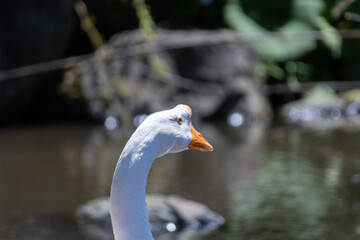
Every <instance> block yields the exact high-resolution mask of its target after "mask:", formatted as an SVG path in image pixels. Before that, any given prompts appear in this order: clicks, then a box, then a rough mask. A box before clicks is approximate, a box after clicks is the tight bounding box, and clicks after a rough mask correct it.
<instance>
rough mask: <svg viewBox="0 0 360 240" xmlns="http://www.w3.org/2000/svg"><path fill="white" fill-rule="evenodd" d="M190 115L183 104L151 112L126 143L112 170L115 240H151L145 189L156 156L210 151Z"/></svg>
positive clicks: (111, 199) (111, 204)
mask: <svg viewBox="0 0 360 240" xmlns="http://www.w3.org/2000/svg"><path fill="white" fill-rule="evenodd" d="M191 115H192V112H191V109H190V107H188V106H186V105H178V106H176V107H175V108H173V109H170V110H166V111H162V112H157V113H153V114H151V115H150V116H148V117H147V118H146V119H145V121H144V122H143V123H142V124H141V125H140V126H139V127H138V128H137V129H136V131H135V132H134V133H133V135H132V136H131V137H130V139H129V141H128V142H127V144H126V145H125V148H124V150H123V152H122V153H121V155H120V158H119V161H118V163H117V166H116V169H115V173H114V177H113V181H112V185H111V194H110V215H111V221H112V226H113V231H114V235H115V240H140V239H141V240H153V236H152V234H151V230H150V224H149V220H148V215H147V211H146V202H145V189H146V183H147V177H148V173H149V171H150V168H151V165H152V164H153V162H154V160H155V158H157V157H160V156H163V155H165V154H167V153H175V152H180V151H184V150H186V149H197V150H202V151H212V150H213V147H212V146H211V145H210V144H209V143H208V142H207V141H206V140H205V139H204V138H203V136H202V135H201V134H200V133H199V132H197V131H196V130H195V129H194V127H193V125H192V123H191Z"/></svg>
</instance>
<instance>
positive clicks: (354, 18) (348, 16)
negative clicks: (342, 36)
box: [345, 12, 360, 22]
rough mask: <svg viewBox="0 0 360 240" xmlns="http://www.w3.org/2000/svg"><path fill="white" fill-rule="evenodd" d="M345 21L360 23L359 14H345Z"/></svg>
mask: <svg viewBox="0 0 360 240" xmlns="http://www.w3.org/2000/svg"><path fill="white" fill-rule="evenodd" d="M345 19H346V20H349V21H355V22H360V14H357V13H351V12H346V13H345Z"/></svg>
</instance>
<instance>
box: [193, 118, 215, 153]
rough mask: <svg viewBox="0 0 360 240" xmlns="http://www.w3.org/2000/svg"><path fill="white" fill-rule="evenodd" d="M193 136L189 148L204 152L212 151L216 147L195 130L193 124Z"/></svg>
mask: <svg viewBox="0 0 360 240" xmlns="http://www.w3.org/2000/svg"><path fill="white" fill-rule="evenodd" d="M191 136H192V140H191V142H190V143H189V149H195V150H200V151H204V152H209V151H212V150H213V149H214V148H213V147H212V146H211V145H210V144H209V143H208V142H207V141H206V140H205V139H204V137H203V136H202V135H201V133H199V132H198V131H196V130H195V128H194V126H193V125H192V124H191Z"/></svg>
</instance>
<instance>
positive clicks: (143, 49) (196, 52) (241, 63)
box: [66, 30, 269, 120]
mask: <svg viewBox="0 0 360 240" xmlns="http://www.w3.org/2000/svg"><path fill="white" fill-rule="evenodd" d="M156 34H157V41H156V43H154V44H150V45H146V46H144V44H143V38H142V35H141V33H140V32H139V31H131V32H125V33H122V34H119V35H116V36H114V37H113V38H112V39H111V40H110V41H109V43H108V44H107V45H106V46H105V47H103V48H102V49H100V50H99V51H97V52H96V53H95V54H94V55H93V56H92V57H90V58H89V59H87V60H86V61H84V62H81V63H80V64H78V65H77V66H75V67H74V69H73V70H72V71H70V72H68V74H67V75H66V82H67V83H68V84H69V85H70V86H80V89H79V90H80V91H81V93H82V95H83V96H84V97H85V98H86V99H87V100H88V101H89V104H90V108H91V110H92V112H93V114H94V115H95V116H98V117H99V118H105V117H107V116H115V117H117V118H119V119H122V120H126V118H127V117H128V116H129V114H130V115H131V114H133V115H136V114H139V113H150V112H154V111H159V110H162V109H167V108H169V107H173V106H175V105H177V104H178V103H184V104H188V105H190V106H191V107H192V108H193V109H194V111H195V112H196V113H197V114H196V115H197V116H200V117H203V118H205V117H209V118H214V117H215V118H226V117H227V115H228V114H229V113H231V112H234V111H237V112H241V113H243V114H245V115H247V116H249V118H251V119H264V118H266V117H267V116H269V107H268V104H267V102H266V100H265V98H264V96H263V94H262V92H261V90H260V89H261V85H262V81H261V79H260V78H259V76H258V75H257V73H256V67H257V65H258V64H259V62H260V59H259V57H258V55H257V54H256V53H255V51H254V50H253V49H252V47H251V46H250V45H249V44H248V43H247V42H246V41H244V40H243V39H241V38H240V36H239V35H237V34H236V33H233V32H231V31H228V30H219V31H198V30H197V31H170V30H158V31H157V32H156ZM147 52H152V53H153V54H146V53H147ZM159 59H160V61H159ZM164 62H165V63H166V64H165V65H166V66H167V68H168V69H169V70H170V72H171V73H170V74H169V73H168V72H166V71H161V70H159V69H164V65H163V64H162V63H164ZM150 65H153V66H154V65H155V67H153V68H152V67H150ZM154 69H158V71H156V70H154ZM165 69H166V67H165Z"/></svg>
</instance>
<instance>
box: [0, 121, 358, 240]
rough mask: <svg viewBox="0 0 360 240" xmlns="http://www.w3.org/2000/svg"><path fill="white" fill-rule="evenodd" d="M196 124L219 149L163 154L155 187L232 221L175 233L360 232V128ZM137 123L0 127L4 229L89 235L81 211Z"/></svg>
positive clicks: (49, 235)
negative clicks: (79, 219)
mask: <svg viewBox="0 0 360 240" xmlns="http://www.w3.org/2000/svg"><path fill="white" fill-rule="evenodd" d="M195 127H196V128H198V130H199V131H200V132H202V133H204V136H205V138H206V139H208V141H209V142H210V143H211V144H212V145H213V146H214V149H215V150H214V152H211V153H201V152H197V151H186V152H183V153H181V154H170V155H167V156H165V157H162V158H160V159H158V160H157V161H156V162H155V164H154V166H153V168H152V171H151V172H150V176H149V185H148V189H147V190H148V192H150V193H163V194H177V195H180V196H182V197H185V198H188V199H192V200H195V201H199V202H202V203H204V204H206V205H208V206H209V207H210V208H211V209H213V210H215V211H217V212H219V213H220V214H222V215H223V216H224V217H225V218H226V224H225V226H224V227H223V228H222V229H220V231H217V232H214V233H213V234H211V235H207V236H201V237H199V236H196V237H195V236H194V235H192V234H191V233H186V234H185V235H182V236H180V237H178V238H177V239H183V240H189V239H204V240H205V239H208V240H210V239H212V240H215V239H246V240H252V239H330V240H333V239H334V240H335V239H336V240H337V239H356V238H358V237H359V232H360V231H359V226H360V191H359V187H360V183H359V182H360V181H359V177H358V176H359V174H360V167H359V166H360V163H359V162H360V160H359V156H360V149H359V148H358V143H359V140H360V133H359V132H345V131H320V132H311V131H309V130H296V129H291V128H278V129H267V128H266V126H263V125H257V124H253V125H251V126H246V127H241V128H233V127H220V128H219V127H215V126H213V125H207V124H205V123H202V124H196V123H195ZM132 131H133V129H119V128H115V129H114V130H113V131H107V130H106V129H104V128H102V127H95V128H90V127H84V126H83V127H62V128H59V127H53V128H34V129H20V130H9V131H3V132H0V157H1V161H0V196H2V197H0V239H88V238H87V236H85V235H84V234H83V233H82V232H81V231H79V229H78V228H77V227H76V223H75V220H74V219H73V214H74V211H75V209H76V207H77V206H79V205H80V204H81V203H83V202H86V201H87V200H91V199H94V198H97V197H100V196H106V195H108V193H109V188H110V184H111V178H112V173H113V171H114V166H115V164H116V161H117V159H118V157H119V154H120V152H121V150H122V148H123V145H124V144H125V142H126V140H127V139H128V137H129V136H130V134H131V132H132ZM29 219H30V220H29ZM44 219H47V220H44ZM45 222H46V224H45ZM169 228H170V229H171V226H169ZM42 229H45V230H44V231H45V233H46V234H45V235H44V232H42ZM161 239H175V238H174V237H173V235H169V236H165V237H163V238H161Z"/></svg>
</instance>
